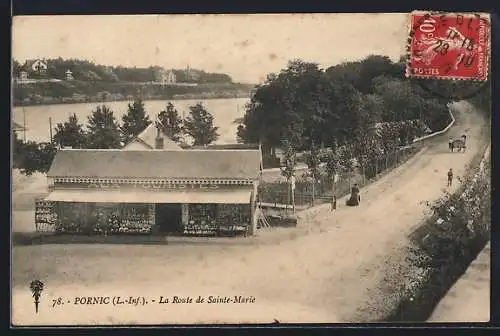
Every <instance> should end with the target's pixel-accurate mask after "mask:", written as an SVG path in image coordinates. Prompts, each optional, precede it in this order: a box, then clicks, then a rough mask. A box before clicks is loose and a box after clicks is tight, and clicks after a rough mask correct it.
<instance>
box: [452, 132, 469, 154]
mask: <svg viewBox="0 0 500 336" xmlns="http://www.w3.org/2000/svg"><path fill="white" fill-rule="evenodd" d="M466 141H467V136H466V135H462V136H461V137H460V138H459V139H450V142H449V148H450V151H451V152H452V153H453V152H454V151H455V149H457V150H458V151H459V152H460V151H464V152H465V148H466Z"/></svg>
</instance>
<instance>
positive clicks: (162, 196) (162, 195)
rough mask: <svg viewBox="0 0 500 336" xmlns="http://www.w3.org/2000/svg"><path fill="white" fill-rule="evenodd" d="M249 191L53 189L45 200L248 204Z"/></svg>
mask: <svg viewBox="0 0 500 336" xmlns="http://www.w3.org/2000/svg"><path fill="white" fill-rule="evenodd" d="M250 195H251V191H249V190H248V189H247V190H231V191H206V192H196V191H190V192H182V191H154V192H145V191H139V192H133V191H119V190H54V191H53V192H51V193H50V194H49V196H47V197H46V198H45V200H46V201H58V202H75V203H184V204H187V203H201V204H250Z"/></svg>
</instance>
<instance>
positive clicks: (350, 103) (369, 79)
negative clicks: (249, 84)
mask: <svg viewBox="0 0 500 336" xmlns="http://www.w3.org/2000/svg"><path fill="white" fill-rule="evenodd" d="M404 69H405V63H404V59H403V58H402V59H401V60H400V61H399V62H396V63H394V62H392V61H391V60H390V59H389V58H388V57H385V56H369V57H367V58H366V59H364V60H362V61H359V62H348V63H342V64H339V65H336V66H332V67H330V68H328V69H320V68H319V66H318V65H317V64H315V63H309V62H304V61H301V60H294V61H291V62H289V64H288V67H287V68H285V69H283V70H282V71H281V72H280V73H279V74H270V75H268V77H267V80H266V81H265V83H264V84H262V85H260V86H258V87H257V89H256V90H255V93H254V95H253V97H252V98H251V101H250V103H249V104H248V106H247V110H246V114H245V117H244V120H243V123H242V124H241V125H240V126H239V127H238V137H239V139H240V141H242V142H258V141H260V142H261V143H262V145H263V147H264V148H265V150H269V151H272V150H273V149H274V148H279V147H281V145H282V140H283V139H287V140H289V141H290V142H291V143H293V144H294V146H295V148H296V149H298V150H304V149H310V148H311V146H312V143H316V144H319V145H322V146H325V147H332V146H333V145H334V143H335V142H336V143H337V144H339V145H342V144H347V143H351V142H352V141H353V140H354V138H356V137H363V136H364V135H365V134H367V133H368V132H369V130H370V129H371V128H372V127H373V125H375V124H377V123H380V122H395V121H405V120H412V119H419V120H421V121H422V122H424V123H425V124H426V125H428V126H429V128H430V129H432V130H439V129H441V128H443V127H444V126H445V125H446V124H447V122H448V121H449V113H448V110H447V107H446V103H447V102H448V100H446V99H443V98H442V97H439V96H437V95H433V94H431V93H429V92H427V91H426V90H425V89H424V88H422V87H421V86H420V85H419V84H418V83H417V82H415V81H412V80H408V79H407V78H406V77H405V75H404Z"/></svg>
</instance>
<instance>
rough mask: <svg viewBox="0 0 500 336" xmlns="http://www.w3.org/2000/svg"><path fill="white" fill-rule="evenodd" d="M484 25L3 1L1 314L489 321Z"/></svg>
mask: <svg viewBox="0 0 500 336" xmlns="http://www.w3.org/2000/svg"><path fill="white" fill-rule="evenodd" d="M490 34H491V31H490V16H489V14H487V13H456V12H435V11H426V10H425V9H424V10H418V11H413V12H411V13H378V14H376V13H371V14H368V13H365V14H363V13H358V14H353V13H350V14H347V13H336V14H300V13H297V14H245V15H243V14H224V15H222V14H221V15H212V14H211V15H208V14H206V15H201V14H198V15H194V14H193V15H166V14H165V15H79V16H76V15H74V16H16V17H13V27H12V46H13V48H12V88H13V91H12V101H13V106H12V131H11V138H12V158H13V159H12V160H13V161H12V224H11V225H12V226H11V230H12V235H11V238H12V245H11V246H12V247H11V251H12V263H11V324H12V326H82V327H91V326H120V325H131V326H143V325H167V326H168V325H176V324H183V325H207V324H224V325H226V324H252V325H253V324H260V325H276V324H287V323H299V324H307V323H362V322H426V321H429V322H436V321H439V322H456V321H462V322H478V321H488V320H489V296H490V293H489V288H490V274H489V272H490V271H489V269H490V267H489V263H490V261H489V253H490V252H489V240H490V226H491V220H490V212H491V209H490V193H491V185H490V176H491V170H490V134H491V122H490V119H491V89H490V77H491V57H490V54H491V51H490V49H491V47H490V41H491V38H490ZM478 251H482V252H479V253H478ZM463 269H467V271H466V273H465V274H463Z"/></svg>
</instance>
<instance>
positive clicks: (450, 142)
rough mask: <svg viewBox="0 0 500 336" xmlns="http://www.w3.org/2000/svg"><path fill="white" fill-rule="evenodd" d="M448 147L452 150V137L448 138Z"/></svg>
mask: <svg viewBox="0 0 500 336" xmlns="http://www.w3.org/2000/svg"><path fill="white" fill-rule="evenodd" d="M448 148H449V149H450V150H453V139H452V138H450V139H449V140H448Z"/></svg>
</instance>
